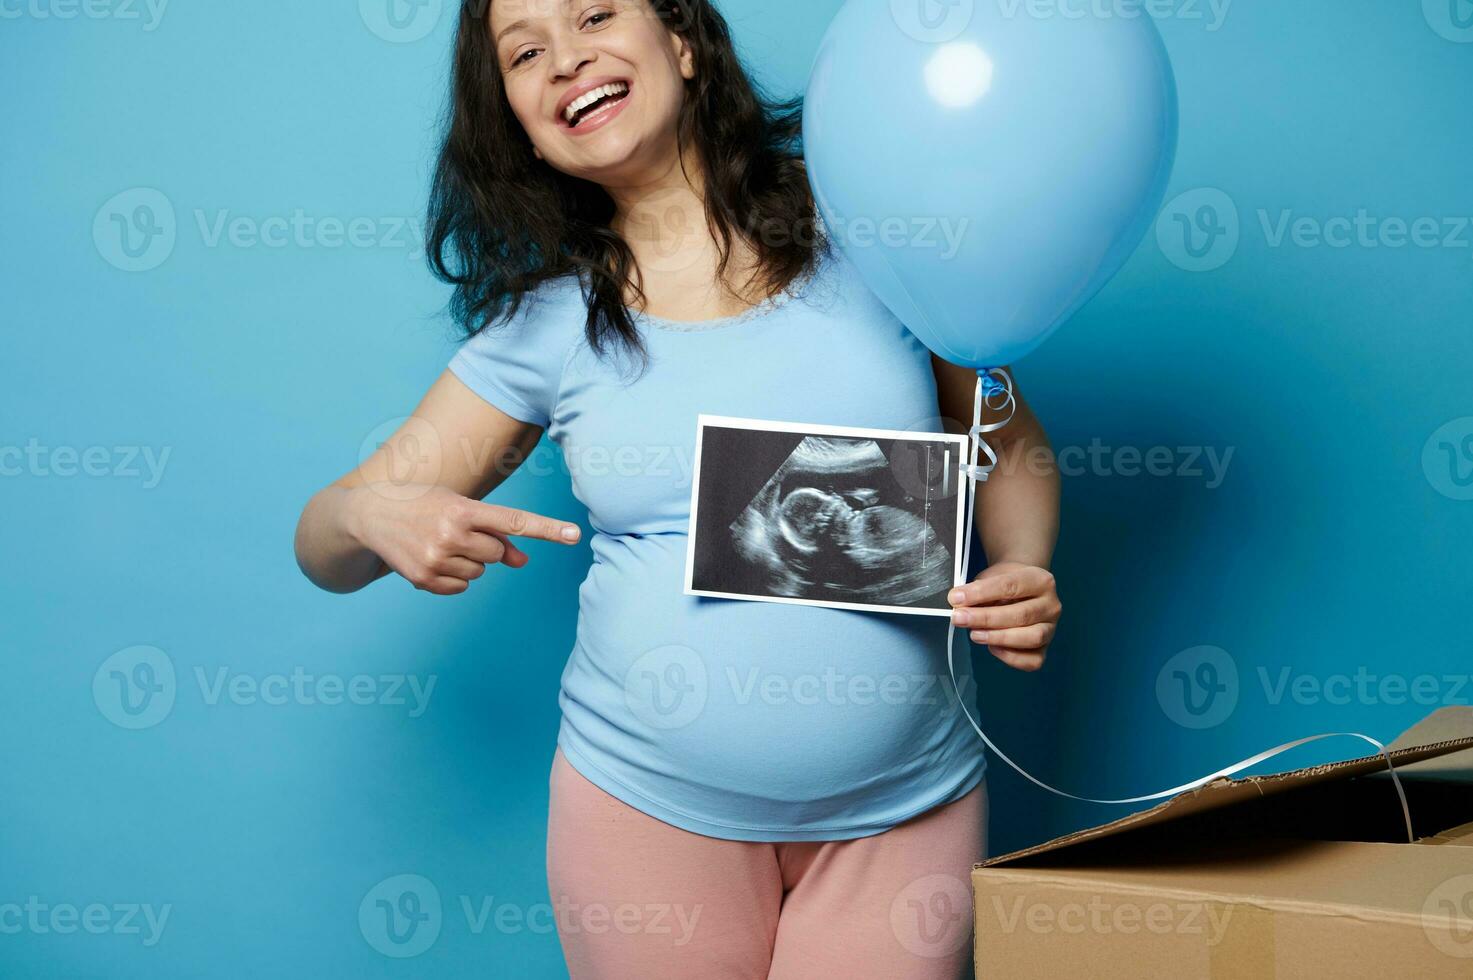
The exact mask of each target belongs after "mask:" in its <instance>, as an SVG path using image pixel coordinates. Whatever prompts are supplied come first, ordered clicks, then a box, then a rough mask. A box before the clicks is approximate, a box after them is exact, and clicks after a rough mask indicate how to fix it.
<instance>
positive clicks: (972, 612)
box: [948, 561, 1063, 670]
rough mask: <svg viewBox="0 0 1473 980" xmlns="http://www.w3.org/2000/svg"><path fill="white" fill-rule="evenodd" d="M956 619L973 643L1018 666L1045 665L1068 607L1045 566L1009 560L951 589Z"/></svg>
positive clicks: (951, 600)
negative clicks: (1063, 613)
mask: <svg viewBox="0 0 1473 980" xmlns="http://www.w3.org/2000/svg"><path fill="white" fill-rule="evenodd" d="M948 599H949V600H950V602H951V605H952V607H953V608H952V611H951V621H952V622H953V623H955V624H956V625H957V626H964V627H967V628H969V629H970V630H971V633H970V636H971V638H972V642H973V643H985V644H987V648H988V649H989V650H991V651H992V655H993V656H994V657H996V658H997V659H999V660H1001V661H1002V662H1003V663H1005V664H1007V665H1008V666H1009V667H1015V668H1017V669H1018V670H1037V669H1038V668H1040V667H1042V666H1043V658H1044V656H1045V655H1046V654H1047V653H1048V645H1049V643H1050V642H1051V641H1052V640H1053V638H1054V630H1055V629H1056V628H1057V627H1058V623H1059V614H1060V612H1061V611H1062V610H1063V606H1062V604H1060V602H1059V593H1058V591H1057V589H1055V587H1054V576H1053V574H1052V573H1051V572H1050V571H1049V570H1048V569H1046V568H1040V567H1038V566H1037V565H1025V564H1023V563H1021V562H1015V561H1005V562H999V563H998V564H996V565H989V566H988V567H987V569H986V570H984V571H983V572H982V574H980V575H978V576H977V577H976V578H975V579H973V580H972V581H970V582H968V583H967V584H966V585H959V586H957V587H956V588H954V589H952V590H951V593H950V594H949V596H948Z"/></svg>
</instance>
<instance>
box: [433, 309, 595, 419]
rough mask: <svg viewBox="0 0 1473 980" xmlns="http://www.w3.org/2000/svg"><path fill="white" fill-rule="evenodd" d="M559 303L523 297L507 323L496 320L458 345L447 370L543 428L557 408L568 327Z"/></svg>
mask: <svg viewBox="0 0 1473 980" xmlns="http://www.w3.org/2000/svg"><path fill="white" fill-rule="evenodd" d="M560 305H561V304H546V303H542V302H538V301H537V298H536V297H535V296H528V297H527V298H526V299H525V300H524V301H523V304H522V307H521V309H519V310H518V311H517V313H516V315H515V316H514V317H512V318H511V320H510V321H509V322H505V323H503V322H501V321H497V322H496V323H494V324H492V325H491V326H489V327H487V328H486V329H484V330H482V331H481V332H480V333H478V334H476V335H475V336H473V337H471V338H470V339H469V340H467V341H465V343H463V344H462V345H461V346H460V349H459V350H458V351H456V352H455V355H454V356H453V357H451V359H450V364H449V365H448V366H449V369H450V372H451V373H452V374H454V375H455V376H456V377H457V378H459V379H460V380H461V381H462V382H464V384H465V385H466V387H468V388H470V389H471V390H472V391H474V392H475V393H476V394H478V395H480V396H481V397H482V398H483V399H485V400H486V401H488V402H490V403H491V404H492V405H495V406H496V407H497V408H499V409H501V410H502V411H503V412H505V413H506V414H507V415H510V416H511V417H512V418H515V419H519V420H521V421H523V422H531V423H533V424H534V425H539V426H542V427H543V428H546V427H547V426H548V424H549V422H550V421H551V419H552V414H553V411H554V409H555V408H556V403H557V394H558V388H559V386H560V384H561V381H562V372H563V365H564V363H565V362H566V361H567V358H568V356H569V354H570V352H571V351H570V347H571V343H570V331H569V330H568V327H567V324H566V323H562V322H561V320H565V319H567V317H566V316H562V317H558V316H556V315H555V313H556V310H555V309H554V307H556V306H560Z"/></svg>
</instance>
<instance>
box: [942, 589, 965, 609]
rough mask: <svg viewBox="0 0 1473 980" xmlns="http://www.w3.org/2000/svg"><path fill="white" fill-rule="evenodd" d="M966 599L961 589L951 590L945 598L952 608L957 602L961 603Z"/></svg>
mask: <svg viewBox="0 0 1473 980" xmlns="http://www.w3.org/2000/svg"><path fill="white" fill-rule="evenodd" d="M966 597H967V594H966V593H965V592H963V591H962V590H961V589H952V590H951V594H950V595H948V596H947V597H946V599H947V601H948V602H950V603H951V604H952V605H953V606H954V605H956V604H957V603H958V602H961V601H962V600H963V599H965V598H966Z"/></svg>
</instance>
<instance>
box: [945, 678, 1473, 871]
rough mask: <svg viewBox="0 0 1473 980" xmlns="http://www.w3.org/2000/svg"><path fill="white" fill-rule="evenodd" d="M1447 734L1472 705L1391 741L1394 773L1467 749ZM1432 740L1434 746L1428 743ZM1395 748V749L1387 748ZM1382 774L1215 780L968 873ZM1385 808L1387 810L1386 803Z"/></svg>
mask: <svg viewBox="0 0 1473 980" xmlns="http://www.w3.org/2000/svg"><path fill="white" fill-rule="evenodd" d="M1453 732H1467V733H1473V706H1455V707H1447V708H1442V709H1440V710H1438V711H1435V712H1433V713H1432V714H1431V715H1428V716H1427V717H1426V718H1424V719H1423V720H1422V721H1421V722H1419V723H1418V724H1416V725H1414V726H1413V727H1411V728H1409V729H1408V730H1407V731H1406V732H1405V733H1403V734H1402V735H1401V737H1400V738H1398V739H1397V740H1396V741H1395V742H1392V743H1391V746H1388V747H1387V749H1388V752H1389V754H1390V756H1391V761H1392V762H1393V763H1394V764H1395V765H1396V767H1397V772H1398V774H1400V773H1401V767H1402V766H1403V765H1409V764H1411V763H1414V762H1420V761H1422V760H1424V759H1433V758H1437V757H1439V756H1445V755H1448V754H1450V753H1453V752H1460V751H1463V750H1465V749H1473V734H1467V735H1462V736H1460V737H1456V738H1449V737H1447V736H1448V735H1450V734H1452V733H1453ZM1432 739H1437V741H1432ZM1392 746H1396V748H1392ZM1385 769H1386V759H1385V757H1384V756H1382V755H1381V754H1380V753H1377V754H1376V755H1368V756H1363V757H1361V758H1358V759H1347V760H1344V761H1342V762H1331V763H1326V764H1324V765H1318V766H1308V767H1306V768H1303V769H1295V770H1292V771H1290V772H1283V773H1276V774H1273V775H1268V776H1248V777H1245V778H1242V779H1227V778H1223V779H1216V780H1213V781H1212V782H1210V783H1208V784H1207V785H1205V786H1199V787H1198V788H1197V789H1194V790H1190V791H1188V792H1186V793H1182V794H1181V795H1179V796H1174V797H1172V798H1171V799H1169V800H1167V801H1166V802H1164V803H1160V804H1157V805H1156V806H1154V807H1152V808H1151V809H1149V810H1141V811H1139V812H1136V813H1132V814H1131V815H1130V816H1127V817H1122V818H1121V819H1119V820H1116V821H1113V822H1111V823H1107V824H1103V825H1101V826H1098V827H1091V828H1088V829H1086V830H1078V831H1075V832H1074V833H1072V834H1066V835H1064V836H1063V837H1058V838H1055V839H1054V840H1051V841H1048V842H1047V843H1043V844H1036V845H1034V846H1033V847H1026V848H1023V849H1022V850H1019V851H1013V852H1012V853H1011V854H1003V855H1000V856H998V857H994V858H988V859H987V860H985V861H981V862H979V863H977V864H974V865H973V866H972V867H973V869H974V870H975V869H978V868H996V867H1002V866H1005V865H1008V864H1012V863H1014V862H1017V861H1022V860H1025V859H1027V858H1030V857H1035V856H1037V855H1040V854H1048V853H1051V852H1053V851H1061V850H1063V849H1065V848H1067V847H1073V846H1075V845H1077V844H1083V843H1085V842H1086V841H1092V840H1100V839H1103V838H1106V837H1112V836H1114V835H1116V834H1120V833H1124V832H1125V831H1128V830H1136V829H1138V828H1141V827H1149V826H1152V825H1154V824H1160V823H1166V822H1167V821H1171V820H1178V819H1180V818H1182V817H1185V816H1189V815H1191V814H1194V813H1204V812H1206V811H1208V810H1215V809H1217V808H1219V807H1224V806H1228V805H1230V804H1233V803H1237V802H1239V801H1240V800H1243V799H1246V798H1249V797H1252V796H1268V795H1269V794H1271V793H1278V792H1282V791H1284V790H1288V789H1298V788H1299V787H1301V786H1308V785H1311V784H1313V783H1319V782H1329V781H1332V780H1336V779H1348V778H1350V777H1352V776H1361V775H1366V774H1369V773H1374V772H1376V771H1377V770H1385ZM1388 805H1391V804H1390V803H1388Z"/></svg>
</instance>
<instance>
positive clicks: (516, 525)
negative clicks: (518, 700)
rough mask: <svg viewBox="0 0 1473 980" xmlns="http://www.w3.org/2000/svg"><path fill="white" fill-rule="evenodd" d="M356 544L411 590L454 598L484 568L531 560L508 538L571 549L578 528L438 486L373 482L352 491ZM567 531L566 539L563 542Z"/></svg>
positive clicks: (351, 525) (518, 566)
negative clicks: (380, 562) (412, 588)
mask: <svg viewBox="0 0 1473 980" xmlns="http://www.w3.org/2000/svg"><path fill="white" fill-rule="evenodd" d="M352 494H353V496H354V497H355V498H356V499H355V500H354V501H353V503H352V505H351V506H350V508H349V510H350V512H351V514H352V517H351V519H350V522H349V526H350V528H351V533H352V535H353V537H354V538H355V539H356V540H357V541H358V542H359V543H360V544H361V545H362V546H363V547H365V548H367V549H368V550H369V551H372V552H373V553H374V554H376V555H378V557H379V559H380V561H382V562H383V564H384V566H385V567H386V568H387V569H388V570H389V571H392V572H395V573H397V574H398V575H400V576H402V577H403V578H405V579H407V580H408V581H409V582H410V583H411V584H412V585H413V586H414V587H415V588H416V589H421V590H423V591H425V592H433V593H434V594H436V595H459V594H460V593H462V592H464V591H465V590H466V589H468V588H469V587H470V583H471V582H473V581H474V580H476V579H478V578H480V577H481V576H482V575H483V574H484V573H485V571H486V566H487V565H495V564H497V563H500V564H504V565H507V566H509V567H511V568H521V567H522V566H524V565H526V564H527V562H528V561H529V560H530V558H529V557H528V556H527V553H526V552H524V551H522V550H521V549H520V548H518V547H517V546H516V545H515V544H513V543H512V540H511V538H512V536H514V535H515V536H519V537H526V538H539V539H541V540H543V541H554V542H557V543H559V544H576V543H577V541H578V538H579V534H580V531H579V527H578V525H577V524H569V523H567V522H565V521H559V520H554V519H552V518H550V517H543V516H541V515H540V514H534V513H532V512H531V511H526V510H518V509H516V508H513V507H503V506H501V505H499V504H488V503H484V502H483V501H480V500H472V499H471V498H470V497H466V496H462V495H461V494H458V493H456V492H455V491H454V490H451V489H449V488H448V487H444V486H439V485H437V484H428V483H426V484H414V483H409V484H406V483H397V482H388V481H385V482H376V483H369V484H366V485H364V486H361V487H357V488H355V489H354V490H353V491H352ZM570 530H571V536H567V534H568V532H569V531H570Z"/></svg>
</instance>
